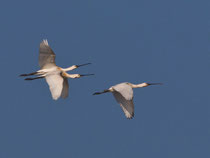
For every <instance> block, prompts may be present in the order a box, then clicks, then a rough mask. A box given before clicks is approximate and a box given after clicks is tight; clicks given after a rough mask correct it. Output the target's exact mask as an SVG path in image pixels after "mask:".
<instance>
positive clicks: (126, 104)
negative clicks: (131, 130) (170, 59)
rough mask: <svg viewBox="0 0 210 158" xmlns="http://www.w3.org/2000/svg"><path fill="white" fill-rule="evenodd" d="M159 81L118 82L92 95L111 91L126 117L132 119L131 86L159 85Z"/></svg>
mask: <svg viewBox="0 0 210 158" xmlns="http://www.w3.org/2000/svg"><path fill="white" fill-rule="evenodd" d="M160 84H161V83H141V84H137V85H135V84H132V83H128V82H124V83H120V84H117V85H115V86H112V87H110V88H109V89H106V90H104V91H102V92H96V93H94V94H93V95H98V94H103V93H107V92H112V94H113V96H114V97H115V99H116V101H117V102H118V103H119V104H120V106H121V108H122V110H123V112H124V114H125V116H126V118H128V119H132V118H133V117H134V104H133V88H141V87H147V86H149V85H160Z"/></svg>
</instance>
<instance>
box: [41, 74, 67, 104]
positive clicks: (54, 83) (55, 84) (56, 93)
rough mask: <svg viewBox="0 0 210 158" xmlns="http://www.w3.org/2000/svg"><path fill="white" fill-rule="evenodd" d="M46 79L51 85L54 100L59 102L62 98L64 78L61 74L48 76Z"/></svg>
mask: <svg viewBox="0 0 210 158" xmlns="http://www.w3.org/2000/svg"><path fill="white" fill-rule="evenodd" d="M45 79H46V81H47V83H48V85H49V88H50V92H51V94H52V98H53V99H54V100H57V99H58V98H59V97H60V96H61V93H62V89H63V77H61V76H60V75H59V74H52V75H48V76H46V77H45Z"/></svg>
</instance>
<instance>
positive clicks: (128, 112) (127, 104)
mask: <svg viewBox="0 0 210 158" xmlns="http://www.w3.org/2000/svg"><path fill="white" fill-rule="evenodd" d="M112 94H113V95H114V97H115V99H116V101H117V102H118V103H119V104H120V106H121V108H122V110H123V111H124V113H125V116H126V117H127V118H128V119H132V118H133V117H134V104H133V98H132V99H131V100H127V99H126V98H125V97H123V96H122V95H121V94H120V93H119V92H117V91H114V92H112Z"/></svg>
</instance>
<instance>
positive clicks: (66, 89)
mask: <svg viewBox="0 0 210 158" xmlns="http://www.w3.org/2000/svg"><path fill="white" fill-rule="evenodd" d="M68 95H69V83H68V79H67V78H66V77H65V78H64V81H63V90H62V92H61V97H62V98H67V97H68Z"/></svg>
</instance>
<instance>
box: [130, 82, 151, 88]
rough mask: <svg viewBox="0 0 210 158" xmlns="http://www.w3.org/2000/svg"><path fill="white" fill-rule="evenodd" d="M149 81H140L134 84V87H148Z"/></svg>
mask: <svg viewBox="0 0 210 158" xmlns="http://www.w3.org/2000/svg"><path fill="white" fill-rule="evenodd" d="M147 86H148V84H147V83H140V84H132V88H141V87H147Z"/></svg>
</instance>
